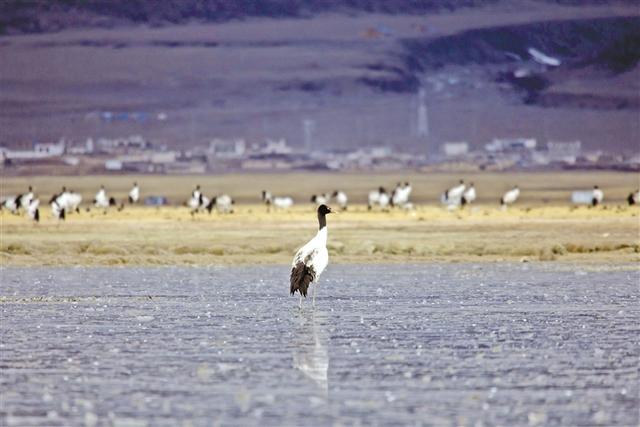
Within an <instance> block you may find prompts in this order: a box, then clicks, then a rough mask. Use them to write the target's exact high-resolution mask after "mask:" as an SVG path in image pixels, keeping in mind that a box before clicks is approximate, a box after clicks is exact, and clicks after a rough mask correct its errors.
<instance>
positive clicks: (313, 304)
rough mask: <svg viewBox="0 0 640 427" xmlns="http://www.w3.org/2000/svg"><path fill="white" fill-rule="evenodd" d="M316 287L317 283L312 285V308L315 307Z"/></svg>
mask: <svg viewBox="0 0 640 427" xmlns="http://www.w3.org/2000/svg"><path fill="white" fill-rule="evenodd" d="M317 287H318V282H316V283H314V284H313V303H312V304H311V305H312V306H313V307H314V308H315V306H316V288H317Z"/></svg>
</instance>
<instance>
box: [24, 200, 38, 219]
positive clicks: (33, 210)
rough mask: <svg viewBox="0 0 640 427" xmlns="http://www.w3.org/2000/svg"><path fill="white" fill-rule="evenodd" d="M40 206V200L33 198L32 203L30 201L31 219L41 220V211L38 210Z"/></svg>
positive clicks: (28, 214) (28, 212)
mask: <svg viewBox="0 0 640 427" xmlns="http://www.w3.org/2000/svg"><path fill="white" fill-rule="evenodd" d="M39 207H40V200H38V199H34V198H32V199H31V203H29V206H28V207H27V216H28V217H29V219H32V220H34V221H39V220H40V213H39V211H38V208H39Z"/></svg>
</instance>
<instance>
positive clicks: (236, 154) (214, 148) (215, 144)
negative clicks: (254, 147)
mask: <svg viewBox="0 0 640 427" xmlns="http://www.w3.org/2000/svg"><path fill="white" fill-rule="evenodd" d="M246 151H247V144H246V142H245V140H244V139H242V138H235V139H222V138H215V139H213V140H211V142H210V143H209V154H211V155H212V156H214V157H217V158H220V159H238V158H242V157H243V156H244V155H245V153H246Z"/></svg>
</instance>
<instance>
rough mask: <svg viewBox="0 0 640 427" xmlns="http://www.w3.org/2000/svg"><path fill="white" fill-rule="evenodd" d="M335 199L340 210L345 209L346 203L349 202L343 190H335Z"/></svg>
mask: <svg viewBox="0 0 640 427" xmlns="http://www.w3.org/2000/svg"><path fill="white" fill-rule="evenodd" d="M335 199H336V203H337V204H338V206H340V209H342V210H345V209H347V204H348V203H349V198H348V197H347V193H345V192H344V191H337V192H336V196H335Z"/></svg>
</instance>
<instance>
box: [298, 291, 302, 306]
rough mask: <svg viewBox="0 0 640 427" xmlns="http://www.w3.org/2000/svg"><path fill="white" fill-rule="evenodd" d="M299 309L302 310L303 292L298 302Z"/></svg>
mask: <svg viewBox="0 0 640 427" xmlns="http://www.w3.org/2000/svg"><path fill="white" fill-rule="evenodd" d="M298 309H300V310H302V292H301V293H300V302H299V303H298Z"/></svg>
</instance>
